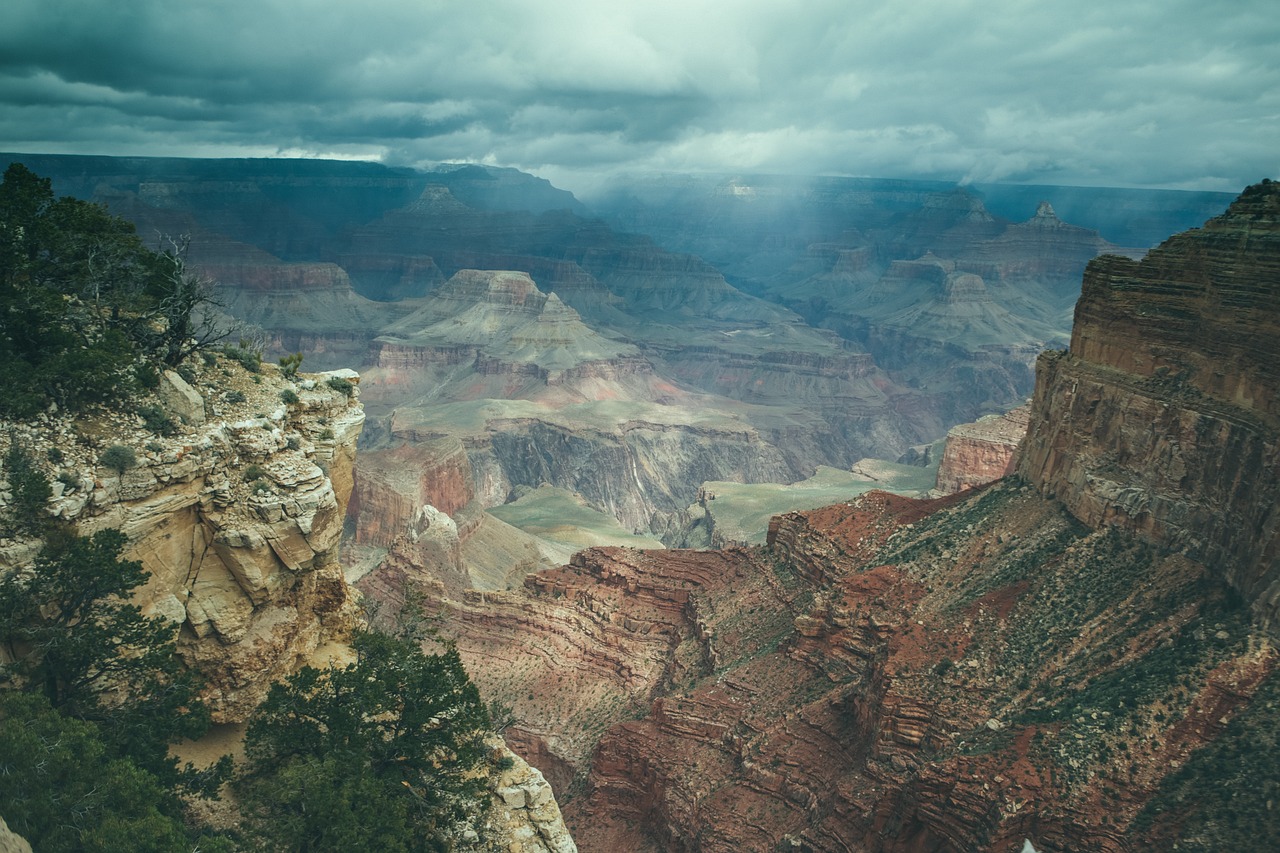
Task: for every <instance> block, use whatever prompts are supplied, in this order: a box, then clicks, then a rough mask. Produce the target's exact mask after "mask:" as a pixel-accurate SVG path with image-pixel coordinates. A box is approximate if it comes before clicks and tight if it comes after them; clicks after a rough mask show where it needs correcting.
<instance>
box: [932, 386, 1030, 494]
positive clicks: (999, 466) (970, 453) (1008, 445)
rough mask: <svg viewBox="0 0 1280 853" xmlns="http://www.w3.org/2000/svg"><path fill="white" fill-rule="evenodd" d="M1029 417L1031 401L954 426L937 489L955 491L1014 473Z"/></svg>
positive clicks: (948, 441)
mask: <svg viewBox="0 0 1280 853" xmlns="http://www.w3.org/2000/svg"><path fill="white" fill-rule="evenodd" d="M1030 420H1031V405H1030V404H1027V405H1025V406H1019V407H1018V408H1016V409H1011V410H1009V411H1008V412H1005V413H1004V414H1003V415H987V416H986V417H983V418H979V419H978V420H977V421H975V422H974V423H971V424H960V425H959V426H954V427H952V428H951V429H950V430H949V431H948V432H947V441H946V445H945V446H944V448H943V451H942V461H941V462H940V463H939V465H938V480H937V484H936V485H935V486H934V488H935V490H936V491H937V492H938V493H939V494H943V495H952V494H955V493H956V492H961V491H964V490H965V489H972V488H974V487H976V486H985V485H986V484H987V483H990V482H992V481H993V480H998V479H1000V478H1001V477H1003V476H1005V475H1006V474H1012V473H1013V471H1014V469H1015V468H1016V467H1017V463H1018V458H1017V456H1018V454H1017V451H1018V445H1019V443H1021V442H1022V440H1023V439H1024V438H1026V436H1027V424H1028V423H1029V422H1030Z"/></svg>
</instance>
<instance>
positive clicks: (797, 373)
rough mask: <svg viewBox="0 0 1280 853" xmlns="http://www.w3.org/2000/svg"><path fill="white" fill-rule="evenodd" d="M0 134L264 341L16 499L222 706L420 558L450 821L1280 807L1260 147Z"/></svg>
mask: <svg viewBox="0 0 1280 853" xmlns="http://www.w3.org/2000/svg"><path fill="white" fill-rule="evenodd" d="M0 162H4V163H6V164H7V163H9V162H20V163H23V164H25V165H26V166H27V167H29V168H30V169H31V170H32V171H33V172H36V173H38V174H40V175H45V176H48V177H49V178H51V179H52V182H53V187H54V189H55V190H56V191H57V192H58V193H59V194H68V195H74V196H77V197H80V198H85V199H92V200H93V201H96V202H100V203H102V204H104V205H105V206H106V207H107V209H108V210H109V211H110V212H111V213H113V214H117V215H119V216H122V217H124V218H126V219H127V220H129V221H130V222H132V223H134V224H135V225H136V227H137V231H138V234H139V235H141V237H142V238H143V239H144V241H148V242H151V243H153V244H157V241H161V240H165V239H168V238H178V237H179V236H181V238H182V239H181V241H180V244H181V245H183V246H184V247H185V263H186V266H187V269H188V270H189V271H190V272H192V273H194V274H196V275H198V276H202V277H204V278H205V279H207V280H208V281H209V282H213V283H216V295H217V298H218V302H219V308H218V311H219V320H220V321H221V322H223V323H226V324H235V328H236V329H237V333H236V336H235V337H236V338H243V340H240V342H239V347H240V348H241V349H249V350H253V349H254V348H255V347H257V348H260V349H261V350H262V353H263V354H264V355H265V360H266V362H267V363H268V365H267V370H266V371H265V373H264V376H265V377H266V379H265V380H264V379H260V378H259V379H250V378H245V377H240V373H234V372H233V371H231V369H230V368H226V369H222V368H219V367H218V366H217V365H219V364H221V362H218V359H217V358H214V359H213V360H212V361H209V362H208V363H207V364H205V365H203V366H199V367H198V369H196V370H195V371H194V377H193V378H191V380H190V381H189V382H188V381H186V380H183V379H182V378H181V377H179V378H176V379H175V378H171V377H169V376H168V374H165V379H163V381H162V385H161V391H158V392H155V393H157V394H162V395H167V396H164V397H163V399H162V400H161V403H160V405H162V406H163V407H165V409H166V411H169V412H170V413H171V414H172V415H173V416H174V418H175V419H176V421H177V422H180V425H179V426H175V429H177V430H178V433H177V437H175V438H172V440H169V439H166V441H169V442H170V443H169V444H166V443H165V442H164V441H153V442H152V444H155V445H156V446H155V447H154V448H153V447H151V446H150V445H149V444H146V443H145V442H143V441H142V439H140V438H138V437H137V436H133V437H130V436H129V434H128V433H129V430H130V429H131V428H132V429H134V430H135V431H137V430H138V429H140V427H137V426H133V427H131V426H130V424H131V423H132V422H131V421H129V420H128V419H127V418H125V417H124V416H121V417H120V418H118V419H117V420H116V421H112V422H111V423H110V425H109V426H103V427H102V429H104V430H106V429H110V430H121V431H123V432H120V433H119V436H117V437H119V440H121V441H124V442H125V443H130V442H132V444H136V445H137V446H138V448H139V453H140V454H141V458H142V459H143V462H142V463H141V464H140V465H139V466H138V467H137V468H136V469H131V470H130V471H129V472H127V473H126V471H124V470H121V471H118V472H116V473H115V474H112V473H111V472H110V471H109V470H106V469H103V467H102V465H101V464H97V466H96V467H95V463H94V461H93V459H91V458H90V456H89V451H88V450H85V451H84V452H83V453H82V452H81V451H80V450H76V451H75V452H74V453H72V452H70V451H68V453H67V456H66V458H65V460H64V463H60V464H64V465H65V467H66V468H67V469H68V470H70V469H72V468H74V469H75V470H76V471H77V472H78V473H77V474H76V475H75V477H72V476H71V475H70V474H68V477H67V482H66V483H64V484H63V485H67V484H69V483H70V482H71V480H72V479H75V478H79V479H76V482H77V483H79V482H82V481H83V482H85V483H87V484H88V485H89V486H92V488H80V487H78V486H76V487H73V486H69V485H67V488H65V489H60V490H59V491H58V494H57V495H55V496H54V497H52V498H51V499H50V501H49V506H48V512H49V513H50V514H51V515H55V516H58V517H60V518H63V519H65V520H67V521H68V522H71V523H74V524H75V525H79V526H80V527H82V528H84V529H86V530H88V529H89V528H95V529H97V528H102V527H105V526H118V527H120V528H121V529H122V530H124V531H125V532H126V534H127V535H128V537H129V549H128V551H127V553H128V554H129V555H130V556H131V557H132V558H134V559H138V560H140V561H141V562H142V563H143V564H144V566H145V567H146V569H147V571H148V572H149V577H150V578H151V580H149V581H148V582H147V585H146V586H145V587H144V588H142V589H141V590H140V591H139V592H138V593H137V599H138V600H139V602H141V604H142V606H143V607H144V610H146V611H147V612H149V613H151V612H154V613H163V614H166V618H169V619H170V620H171V621H172V622H173V623H174V624H175V625H178V626H181V627H180V629H179V636H180V640H179V653H180V654H181V656H182V659H183V660H184V662H185V663H186V665H188V666H190V667H192V668H193V669H196V670H198V671H199V672H200V673H202V675H203V676H204V677H205V679H206V687H205V688H204V696H205V699H206V701H207V702H209V704H210V708H211V710H212V712H213V715H214V717H215V719H216V720H217V721H219V722H220V723H223V724H225V725H226V726H228V727H234V726H236V725H238V724H242V723H243V722H244V721H245V720H247V719H249V718H251V716H252V715H253V713H254V709H255V708H256V707H258V705H259V704H260V703H261V702H262V701H263V699H264V697H265V696H266V695H267V692H268V690H269V687H270V684H271V682H272V681H275V680H279V679H280V678H282V677H284V676H287V675H289V674H290V673H291V672H293V671H295V670H296V669H297V668H298V667H300V666H301V665H302V664H304V663H305V662H307V661H316V660H320V659H322V658H323V657H324V656H325V655H340V654H341V653H342V652H341V650H342V648H344V644H345V643H346V642H347V640H348V639H349V637H350V634H351V631H352V630H353V626H355V625H356V624H358V623H359V622H360V619H361V618H363V617H361V616H359V615H358V614H357V606H356V602H357V601H361V600H362V601H364V602H365V603H366V604H371V603H373V604H376V606H375V607H374V608H373V612H372V615H371V616H370V617H368V618H370V619H372V621H373V622H374V623H375V624H381V625H383V627H392V628H394V627H395V617H394V614H396V613H399V612H401V608H402V606H403V605H405V604H406V603H408V604H409V605H411V606H417V607H421V608H423V609H424V610H425V612H426V614H427V615H429V616H431V617H432V618H433V619H434V622H433V624H434V625H436V626H437V628H438V631H439V638H440V639H442V640H444V641H445V642H446V644H447V645H448V646H449V647H450V648H452V649H456V651H457V654H458V655H459V657H460V660H461V661H462V663H464V664H465V666H466V668H467V671H468V672H469V674H470V678H471V679H472V680H473V681H474V682H475V684H476V685H477V686H478V687H479V690H480V692H481V695H483V696H484V697H485V698H486V699H491V700H495V701H496V702H497V703H498V706H500V707H502V708H504V709H506V710H508V711H509V715H508V717H507V718H506V719H504V720H503V725H502V728H503V731H502V732H501V734H502V736H503V738H504V739H505V742H506V744H507V746H503V747H494V749H498V750H499V752H501V750H506V749H507V747H509V750H510V753H511V754H510V759H509V761H508V760H507V759H506V758H505V757H504V758H502V759H501V762H502V763H501V766H502V767H503V768H504V770H503V771H502V772H503V773H505V774H507V775H505V776H503V775H501V774H499V775H496V776H495V777H494V780H493V781H492V784H490V785H489V789H488V793H487V794H486V795H485V796H488V797H490V798H491V799H492V800H493V802H494V804H495V806H494V808H495V809H497V811H495V812H493V814H494V815H496V816H495V817H494V818H492V819H491V822H490V823H489V824H487V826H488V827H489V829H488V830H485V831H486V832H492V833H493V835H492V836H491V837H485V836H484V833H481V834H480V835H477V834H476V832H477V830H476V828H475V827H471V828H469V829H468V831H469V832H470V833H471V834H470V835H466V836H465V837H464V836H463V835H461V834H459V837H458V838H457V839H455V840H456V841H458V843H459V844H460V845H462V847H463V848H466V845H468V844H471V845H473V846H474V847H477V848H478V849H489V848H486V847H485V845H490V846H492V848H493V849H499V847H498V846H499V845H502V847H501V849H513V850H516V849H520V850H528V851H533V850H569V849H573V848H574V846H575V845H576V847H577V849H581V850H584V851H607V850H623V849H625V850H637V851H645V850H652V851H658V850H688V851H731V850H814V851H818V850H821V851H827V850H831V851H950V850H956V851H959V850H1010V851H1016V850H1022V849H1024V847H1023V845H1024V844H1030V845H1031V846H1033V847H1034V848H1035V849H1036V850H1040V851H1067V850H1106V851H1137V850H1149V849H1172V848H1173V846H1174V845H1175V843H1176V844H1177V845H1179V847H1178V849H1195V850H1213V849H1228V847H1224V845H1235V844H1237V843H1239V840H1240V839H1241V838H1246V837H1249V838H1253V839H1254V840H1255V842H1257V843H1260V844H1261V845H1262V846H1266V843H1267V842H1269V841H1274V840H1276V839H1280V823H1278V821H1280V818H1277V817H1276V815H1277V814H1278V813H1277V812H1276V811H1275V810H1274V808H1273V803H1272V801H1273V800H1274V799H1275V797H1276V796H1277V795H1280V787H1278V785H1280V782H1278V780H1277V778H1276V775H1275V769H1274V767H1271V766H1270V762H1269V761H1267V760H1265V759H1266V757H1267V756H1268V755H1270V752H1269V750H1274V748H1275V745H1276V737H1277V734H1280V725H1278V724H1277V721H1278V720H1280V717H1277V715H1276V710H1275V703H1276V702H1277V701H1280V680H1278V679H1280V676H1277V675H1276V672H1275V671H1276V667H1277V662H1278V661H1280V656H1278V655H1277V653H1276V651H1275V647H1274V641H1275V631H1276V627H1275V626H1276V625H1277V608H1280V573H1278V571H1277V570H1278V566H1277V554H1278V552H1277V549H1278V547H1280V544H1278V542H1280V540H1278V539H1277V531H1278V530H1280V517H1278V516H1277V509H1276V508H1277V506H1280V491H1278V490H1280V476H1278V475H1280V420H1278V418H1280V412H1278V411H1277V405H1278V404H1277V392H1278V387H1280V377H1278V376H1277V367H1276V365H1277V364H1280V351H1277V350H1278V349H1280V278H1278V276H1277V273H1278V272H1280V189H1278V185H1277V184H1275V183H1272V182H1270V181H1264V182H1262V183H1259V184H1255V185H1253V186H1251V187H1249V188H1247V189H1246V190H1244V192H1243V193H1241V194H1238V195H1237V194H1235V193H1230V194H1227V193H1218V192H1208V191H1194V192H1192V191H1174V190H1138V189H1117V188H1098V189H1089V188H1080V187H1073V188H1062V187H1055V186H1024V185H1012V184H1009V185H1005V184H999V183H968V184H966V185H957V184H955V183H954V182H945V181H919V180H904V179H870V178H842V177H809V178H798V177H782V176H777V175H766V174H760V175H752V174H736V175H707V174H700V175H679V174H652V173H645V174H636V175H631V176H624V175H615V176H613V178H612V179H611V180H609V181H605V182H600V183H598V184H597V185H595V187H594V191H593V193H592V194H591V195H590V196H589V197H585V198H579V197H576V196H574V195H572V194H570V193H569V192H566V191H564V190H562V189H559V188H557V187H556V186H554V185H553V184H551V183H549V182H548V181H546V180H543V179H541V178H538V177H535V176H533V175H530V174H527V173H524V172H521V171H517V170H515V169H507V168H498V167H491V166H481V165H450V166H441V167H438V168H434V169H430V170H420V169H410V168H395V167H388V166H383V165H379V164H375V163H367V162H339V161H326V160H280V159H271V160H267V159H244V160H213V159H208V160H200V159H178V158H172V159H170V158H141V157H138V158H114V157H96V156H78V155H51V154H45V155H29V154H7V155H0ZM158 245H164V244H163V243H160V244H158ZM233 342H234V339H233ZM240 351H241V350H238V349H235V348H234V347H233V349H232V350H228V353H231V355H229V356H227V355H226V354H224V355H223V356H219V358H224V361H225V358H233V359H234V358H235V357H237V356H235V353H236V352H240ZM294 353H299V354H301V356H302V371H303V373H304V374H306V373H310V372H313V371H327V373H319V374H316V375H315V376H314V377H312V378H309V379H306V380H301V379H297V378H296V377H290V376H288V375H285V373H284V371H283V370H275V369H272V368H271V367H270V362H274V361H276V360H277V359H278V358H281V357H287V356H289V355H290V354H294ZM220 369H221V370H222V374H219V373H218V370H220ZM296 369H297V366H296V364H295V365H294V370H295V371H296ZM170 372H171V373H172V371H170ZM223 374H225V375H226V376H233V375H234V377H240V378H237V379H236V381H237V382H240V381H241V380H242V379H243V382H242V385H243V388H241V387H240V386H237V389H236V391H235V394H232V393H231V392H229V391H227V390H226V389H224V388H221V387H220V386H219V384H218V383H219V382H223V381H228V380H223V379H220V378H219V377H220V376H221V375H223ZM174 376H177V374H176V373H175V374H174ZM246 377H247V374H246ZM277 382H284V383H285V385H282V386H281V387H279V388H278V387H276V385H275V384H273V383H277ZM289 382H293V383H295V384H296V388H297V389H298V390H297V391H294V387H295V386H294V385H289V384H288V383H289ZM303 382H305V383H310V384H299V383H303ZM335 383H336V384H335ZM344 383H345V384H344ZM184 388H185V391H184V390H183V389H184ZM282 389H283V390H282ZM335 389H336V390H335ZM285 391H289V392H290V393H292V394H293V402H287V400H288V398H287V396H285V393H284V392H285ZM187 392H190V394H188V393H187ZM192 395H194V396H192ZM237 395H238V396H237ZM280 399H284V400H286V402H287V404H286V405H284V406H281V405H279V404H278V402H277V401H278V400H280ZM60 417H61V415H59V413H58V412H57V411H56V410H55V411H53V412H49V413H46V414H42V415H40V416H39V417H38V418H34V419H32V420H31V422H30V423H26V424H16V425H13V424H11V425H10V427H11V432H10V433H9V434H10V435H11V436H18V435H21V436H23V438H22V440H23V441H27V442H29V443H31V444H32V446H38V447H40V448H43V447H44V445H45V444H50V445H55V444H57V443H58V442H60V441H62V442H65V443H67V445H68V446H71V445H74V444H75V443H76V442H77V441H78V442H80V443H81V444H85V446H86V447H87V446H89V445H88V444H86V441H89V440H88V439H81V438H76V436H81V435H83V434H84V430H83V429H81V428H80V427H73V426H71V425H68V424H67V423H62V422H61V421H60V420H59V418H60ZM12 430H17V431H16V432H14V431H12ZM112 435H113V436H116V433H112ZM357 436H358V438H357ZM111 440H113V441H114V440H116V439H115V438H112V439H111ZM6 441H7V442H9V445H13V444H15V443H20V442H19V440H18V439H16V438H12V437H11V438H8V439H6ZM92 441H96V442H97V443H98V444H103V443H105V442H106V441H107V440H106V439H104V438H101V437H98V438H92ZM170 444H171V445H172V446H170ZM77 446H78V445H77ZM95 446H96V445H95ZM81 456H83V457H84V458H81ZM49 458H51V459H52V458H53V457H52V456H50V457H49ZM246 467H252V468H254V469H255V471H254V474H253V476H250V475H248V474H246V473H244V469H245V468H246ZM82 469H83V470H82ZM51 470H52V469H51ZM81 475H83V476H81ZM6 476H9V475H8V474H7V475H6ZM60 482H61V481H60ZM259 484H262V485H261V487H259ZM77 489H78V490H77ZM10 491H12V489H11V490H10ZM5 500H6V501H12V500H13V499H12V496H11V495H10V496H8V497H6V498H5ZM8 505H9V504H8V503H6V506H8ZM6 542H7V543H8V544H6V545H5V547H4V548H0V564H3V566H4V567H5V568H8V569H15V568H21V567H23V566H25V565H27V564H28V563H29V562H30V560H31V559H32V553H34V552H32V551H31V548H30V547H28V546H27V545H23V544H22V542H21V541H20V539H18V538H15V539H14V540H13V542H8V540H6ZM14 543H16V544H14ZM24 548H25V549H26V550H24ZM228 731H234V729H228ZM498 754H499V753H498V752H495V753H494V755H498ZM501 755H502V756H506V755H507V753H505V752H501ZM1259 756H1261V757H1262V758H1259ZM498 760H499V759H495V762H497V761H498ZM526 762H527V764H526ZM495 766H496V765H495ZM552 791H554V799H553V798H552V794H551V792H552ZM553 807H554V808H553ZM562 813H563V820H562V819H561V814H562ZM0 816H6V817H7V815H4V810H3V807H0ZM499 824H501V827H499ZM477 826H479V825H478V824H477ZM480 829H484V827H480ZM460 832H461V831H460ZM508 845H516V846H508ZM520 845H523V846H520Z"/></svg>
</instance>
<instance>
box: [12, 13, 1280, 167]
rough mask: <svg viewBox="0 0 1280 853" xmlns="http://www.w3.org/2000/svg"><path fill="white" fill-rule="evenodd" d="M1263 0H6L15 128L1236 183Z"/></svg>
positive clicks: (147, 148) (96, 143) (1269, 99)
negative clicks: (351, 0)
mask: <svg viewBox="0 0 1280 853" xmlns="http://www.w3.org/2000/svg"><path fill="white" fill-rule="evenodd" d="M1271 6H1272V4H1271V2H1270V0H1236V2H1233V3H1230V4H1206V3H1203V2H1182V0H1131V2H1127V3H1119V4H1118V3H1112V2H1102V0H1087V2H1086V0H1082V2H1078V3H1074V4H1046V3H1035V2H1026V0H984V2H969V0H934V1H933V2H923V0H922V2H916V3H892V4H891V3H887V2H880V3H871V2H847V0H810V2H806V3H803V4H797V3H790V2H780V1H779V2H759V1H757V2H750V0H739V2H732V3H725V2H719V1H717V2H712V0H646V2H640V1H639V0H634V2H610V3H600V2H598V0H557V2H554V3H553V2H550V0H546V2H540V3H535V2H531V0H506V2H503V0H472V2H468V3H462V2H457V0H435V2H430V0H426V1H425V2H424V0H371V2H367V3H364V4H360V6H359V7H358V8H357V7H356V6H355V5H354V4H333V3H330V2H326V1H325V0H223V2H219V3H194V4H173V3H160V2H154V0H129V2H123V3H114V4H107V3H99V2H94V0H8V2H7V3H5V4H4V5H3V7H2V8H0V148H8V149H19V150H42V151H83V152H93V153H111V154H167V155H174V154H189V155H192V156H210V155H271V154H277V153H289V154H303V155H330V156H361V155H364V156H370V157H378V158H382V159H386V160H388V161H393V162H401V163H427V162H433V161H441V160H475V161H482V162H490V163H497V164H502V165H514V166H518V167H521V168H525V169H528V170H531V171H535V172H538V173H540V174H543V175H545V176H547V177H551V178H552V179H553V180H557V181H559V182H561V183H563V184H564V185H566V186H569V187H571V188H573V187H575V186H582V185H585V184H586V182H587V181H589V180H590V179H591V178H592V177H593V176H599V175H601V174H604V173H607V172H609V171H611V170H614V169H628V170H643V169H662V170H710V171H720V172H724V171H744V172H746V171H774V172H784V173H838V174H876V175H898V176H920V177H936V178H945V179H957V180H959V179H971V180H1023V181H1046V182H1047V181H1055V182H1064V183H1091V184H1112V185H1139V186H1142V185H1152V186H1179V187H1203V188H1211V189H1227V190H1231V189H1238V188H1239V187H1241V186H1242V185H1244V184H1245V183H1248V182H1251V181H1254V180H1257V179H1258V178H1260V177H1263V176H1273V177H1274V176H1277V175H1280V147H1278V146H1277V145H1276V144H1275V143H1276V139H1278V138H1280V133H1278V131H1280V63H1277V61H1276V52H1275V46H1276V45H1277V44H1280V23H1278V21H1280V16H1276V15H1274V14H1273V10H1272V8H1271Z"/></svg>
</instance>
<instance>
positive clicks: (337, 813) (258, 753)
mask: <svg viewBox="0 0 1280 853" xmlns="http://www.w3.org/2000/svg"><path fill="white" fill-rule="evenodd" d="M353 648H354V650H355V653H356V660H355V662H354V663H351V664H349V665H347V666H345V667H341V668H330V669H326V670H318V669H313V668H310V667H308V668H306V669H303V670H302V671H301V672H299V673H297V674H296V675H294V676H293V677H291V678H290V679H289V680H288V681H287V682H286V683H284V684H279V685H276V686H275V687H274V688H272V690H271V693H270V694H269V695H268V697H267V700H266V701H265V702H264V703H263V704H262V706H260V707H259V709H258V711H257V713H256V715H255V716H254V718H253V721H252V722H251V723H250V726H249V730H248V734H247V736H246V741H245V746H246V752H247V755H248V760H249V763H248V767H247V770H246V773H245V774H244V776H243V777H242V778H241V779H240V781H239V783H238V791H239V794H240V798H241V803H242V807H243V808H244V809H245V810H246V812H247V816H248V817H249V819H250V820H251V822H252V823H253V825H254V826H255V828H256V830H257V832H258V833H259V834H260V835H262V836H263V837H264V838H265V839H267V840H268V841H269V843H271V844H274V845H276V846H278V847H280V848H281V849H286V850H298V851H314V850H349V851H361V850H368V851H417V850H441V849H446V848H447V846H448V837H449V834H450V832H451V831H453V830H454V829H455V828H456V827H457V826H458V825H459V824H460V823H461V822H462V821H465V820H466V819H467V818H468V817H469V816H470V815H472V814H474V813H475V812H476V811H477V810H478V809H479V808H480V806H481V804H482V803H484V802H485V799H484V798H483V797H482V796H481V794H482V791H483V788H484V779H483V773H482V764H483V760H484V756H485V754H486V748H485V745H484V734H485V730H486V729H487V728H488V724H489V720H488V714H487V713H486V711H485V707H484V704H483V703H482V702H481V701H480V695H479V692H478V691H477V689H476V687H475V685H474V684H472V683H471V681H470V679H469V678H468V677H467V674H466V670H465V669H464V668H463V666H462V661H461V659H460V658H459V657H458V653H457V651H456V650H454V649H447V650H446V651H445V652H443V653H442V654H432V655H428V654H426V653H424V652H423V651H422V649H421V647H420V645H419V644H418V643H417V642H416V641H415V640H413V639H411V638H406V637H393V636H389V635H387V634H381V633H375V632H362V633H358V634H357V636H356V637H355V639H354V640H353Z"/></svg>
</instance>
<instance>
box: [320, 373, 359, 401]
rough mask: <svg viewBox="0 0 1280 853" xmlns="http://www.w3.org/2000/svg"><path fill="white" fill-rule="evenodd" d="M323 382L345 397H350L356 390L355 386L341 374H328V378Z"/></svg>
mask: <svg viewBox="0 0 1280 853" xmlns="http://www.w3.org/2000/svg"><path fill="white" fill-rule="evenodd" d="M325 384H326V385H328V386H329V387H330V388H332V389H333V390H334V391H337V392H338V393H339V394H342V395H343V396H345V397H350V396H351V395H352V394H354V393H355V391H356V386H354V385H352V384H351V383H350V382H348V381H347V380H345V379H343V378H342V377H341V376H330V377H329V380H328V381H327V382H325Z"/></svg>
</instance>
